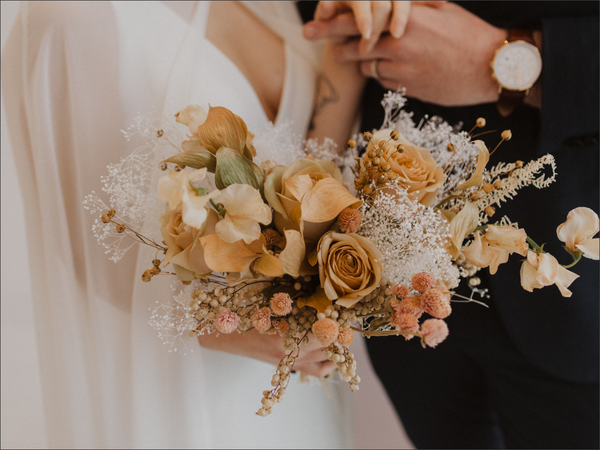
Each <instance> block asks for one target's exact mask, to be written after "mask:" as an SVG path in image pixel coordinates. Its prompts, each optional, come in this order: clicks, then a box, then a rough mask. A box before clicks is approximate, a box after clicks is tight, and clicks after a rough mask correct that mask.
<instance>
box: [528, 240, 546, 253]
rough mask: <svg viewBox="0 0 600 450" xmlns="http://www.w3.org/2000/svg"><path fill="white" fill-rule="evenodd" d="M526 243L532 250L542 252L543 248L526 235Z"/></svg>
mask: <svg viewBox="0 0 600 450" xmlns="http://www.w3.org/2000/svg"><path fill="white" fill-rule="evenodd" d="M527 243H528V244H529V245H531V248H532V249H533V251H534V252H536V253H544V250H543V249H542V247H540V246H539V245H537V244H536V243H535V242H534V240H533V239H531V238H530V237H529V236H527Z"/></svg>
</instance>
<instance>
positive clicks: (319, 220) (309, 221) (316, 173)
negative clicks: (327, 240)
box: [265, 159, 361, 242]
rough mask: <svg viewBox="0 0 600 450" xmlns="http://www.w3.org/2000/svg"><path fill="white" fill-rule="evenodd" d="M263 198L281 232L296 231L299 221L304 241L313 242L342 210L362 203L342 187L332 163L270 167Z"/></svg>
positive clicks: (304, 161)
mask: <svg viewBox="0 0 600 450" xmlns="http://www.w3.org/2000/svg"><path fill="white" fill-rule="evenodd" d="M265 198H266V199H267V201H268V202H269V204H270V205H271V206H272V207H273V210H274V223H275V225H276V227H277V229H278V230H279V231H280V232H283V230H284V229H289V228H295V229H299V228H300V226H299V223H300V220H301V221H302V222H303V223H304V229H303V235H304V238H305V239H306V240H307V241H314V242H317V241H318V240H319V238H320V237H321V236H322V234H323V233H325V232H326V231H327V230H328V229H329V228H330V227H331V225H332V224H333V223H334V222H335V220H336V218H337V216H338V214H339V213H340V212H341V211H342V210H343V209H344V208H346V207H348V206H358V205H360V203H361V202H360V200H358V199H357V198H356V197H354V196H353V195H352V194H350V192H348V189H346V188H345V187H344V185H343V179H342V174H341V172H340V170H339V169H338V168H337V166H336V165H335V164H334V163H332V162H330V161H314V160H311V159H300V160H297V161H295V162H294V163H292V164H291V165H289V166H288V167H284V166H275V167H273V168H272V170H271V171H270V173H269V174H268V175H267V177H266V178H265Z"/></svg>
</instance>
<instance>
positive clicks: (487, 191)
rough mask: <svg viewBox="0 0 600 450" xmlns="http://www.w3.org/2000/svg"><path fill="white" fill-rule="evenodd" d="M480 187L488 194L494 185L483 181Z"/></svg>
mask: <svg viewBox="0 0 600 450" xmlns="http://www.w3.org/2000/svg"><path fill="white" fill-rule="evenodd" d="M482 189H483V192H485V193H486V194H489V193H491V192H493V191H494V186H492V183H485V184H484V185H483V187H482Z"/></svg>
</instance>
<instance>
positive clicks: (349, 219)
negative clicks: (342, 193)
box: [338, 208, 362, 233]
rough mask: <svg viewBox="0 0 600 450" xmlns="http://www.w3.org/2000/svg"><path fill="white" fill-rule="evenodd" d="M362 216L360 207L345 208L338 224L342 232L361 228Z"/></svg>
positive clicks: (350, 231) (353, 231)
mask: <svg viewBox="0 0 600 450" xmlns="http://www.w3.org/2000/svg"><path fill="white" fill-rule="evenodd" d="M361 220H362V216H361V214H360V212H359V211H358V209H354V208H345V209H343V210H342V212H341V213H340V214H339V216H338V224H339V226H340V230H342V233H356V232H357V231H358V230H359V229H360V222H361Z"/></svg>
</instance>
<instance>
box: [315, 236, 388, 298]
mask: <svg viewBox="0 0 600 450" xmlns="http://www.w3.org/2000/svg"><path fill="white" fill-rule="evenodd" d="M317 260H318V263H319V278H320V281H321V287H322V288H323V290H324V291H325V295H326V296H327V298H329V300H337V301H336V303H337V304H339V305H342V306H345V307H347V308H350V307H352V306H353V305H354V304H356V303H357V302H358V301H359V300H360V299H361V298H363V297H364V296H365V295H368V294H369V293H371V292H373V290H375V288H376V287H377V286H378V285H379V282H380V280H381V266H380V264H379V262H378V261H379V260H381V252H380V251H379V249H378V248H377V247H376V246H375V244H373V242H371V241H370V240H369V239H367V238H364V237H362V236H359V235H357V234H355V233H336V232H333V231H332V232H329V233H327V234H325V235H324V236H323V237H322V238H321V240H320V241H319V244H318V247H317Z"/></svg>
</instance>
